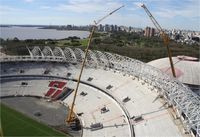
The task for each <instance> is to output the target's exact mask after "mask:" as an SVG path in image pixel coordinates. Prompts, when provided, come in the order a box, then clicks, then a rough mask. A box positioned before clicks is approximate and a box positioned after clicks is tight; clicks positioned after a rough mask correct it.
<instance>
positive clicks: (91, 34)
mask: <svg viewBox="0 0 200 137" xmlns="http://www.w3.org/2000/svg"><path fill="white" fill-rule="evenodd" d="M122 7H124V5H123V6H120V7H119V8H117V9H115V10H113V11H112V12H110V13H109V14H107V15H106V16H104V17H102V18H101V19H99V20H98V21H97V22H96V21H94V25H93V27H92V31H91V32H90V36H89V40H88V43H87V48H86V50H85V55H84V58H83V62H82V65H81V71H80V74H79V76H78V79H77V85H76V89H75V92H74V97H73V101H72V105H71V108H70V111H69V113H68V115H67V118H66V122H68V123H70V122H73V121H74V117H73V111H74V105H75V101H76V96H77V92H78V88H79V84H80V80H81V76H82V73H83V69H84V66H85V63H86V58H87V54H88V51H89V47H90V45H91V41H92V37H93V34H94V32H95V28H96V26H97V25H98V24H99V23H100V22H101V21H102V20H104V19H105V18H107V17H108V16H110V15H112V14H113V13H114V12H116V11H118V10H119V9H121V8H122Z"/></svg>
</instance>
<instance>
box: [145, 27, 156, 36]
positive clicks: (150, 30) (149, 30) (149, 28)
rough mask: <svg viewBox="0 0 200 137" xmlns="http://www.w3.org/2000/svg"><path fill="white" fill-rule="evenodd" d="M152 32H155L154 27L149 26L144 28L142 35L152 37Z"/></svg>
mask: <svg viewBox="0 0 200 137" xmlns="http://www.w3.org/2000/svg"><path fill="white" fill-rule="evenodd" d="M154 34H155V29H154V28H151V27H146V28H145V32H144V36H146V37H153V36H154Z"/></svg>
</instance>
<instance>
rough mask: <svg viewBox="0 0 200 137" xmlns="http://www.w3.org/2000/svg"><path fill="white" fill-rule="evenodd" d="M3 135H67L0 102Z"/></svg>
mask: <svg viewBox="0 0 200 137" xmlns="http://www.w3.org/2000/svg"><path fill="white" fill-rule="evenodd" d="M0 107H1V109H0V110H1V113H0V114H1V126H2V129H3V136H26V137H28V136H51V137H53V136H54V137H56V136H59V137H60V136H63V137H64V136H65V137H66V136H67V135H65V134H62V133H60V132H57V131H55V130H53V129H51V128H50V127H48V126H46V125H44V124H41V123H39V122H37V121H35V120H33V119H31V118H29V117H27V116H25V115H23V114H21V113H19V112H17V111H15V110H13V109H11V108H9V107H7V106H5V105H4V104H2V103H1V104H0Z"/></svg>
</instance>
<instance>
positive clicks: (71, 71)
mask: <svg viewBox="0 0 200 137" xmlns="http://www.w3.org/2000/svg"><path fill="white" fill-rule="evenodd" d="M28 50H29V53H30V55H27V56H8V55H4V56H1V58H0V62H1V94H0V95H1V98H6V97H9V98H10V97H13V98H14V97H18V96H23V97H27V96H34V97H35V96H36V97H40V98H42V99H43V100H45V101H51V102H52V103H53V102H59V103H60V104H63V105H65V106H67V107H69V106H71V103H72V100H73V90H74V88H75V86H76V83H77V77H78V73H79V71H80V67H81V62H82V61H83V59H84V55H85V54H84V51H83V50H81V49H79V48H74V49H71V48H64V49H61V48H60V47H55V48H53V49H52V48H50V47H48V46H46V47H44V48H40V47H38V46H36V47H34V48H32V49H28ZM74 113H75V115H76V117H77V118H78V119H79V121H80V125H81V136H84V137H90V136H109V137H122V136H123V137H126V136H127V137H128V136H129V137H130V136H131V137H134V136H135V137H137V136H200V97H199V96H198V95H197V94H195V93H194V92H192V91H191V90H190V88H188V87H187V86H186V85H184V84H183V83H182V82H180V81H179V80H177V79H176V78H173V77H172V76H170V75H167V74H166V73H164V72H162V71H161V70H160V69H157V68H155V67H153V66H151V65H148V64H146V63H143V62H141V61H138V60H136V59H132V58H129V57H125V56H121V55H117V54H113V53H108V52H101V51H91V50H89V52H88V55H87V58H86V64H85V69H84V70H83V75H82V78H81V81H80V86H79V89H78V94H77V99H76V103H75V108H74ZM63 121H65V119H63Z"/></svg>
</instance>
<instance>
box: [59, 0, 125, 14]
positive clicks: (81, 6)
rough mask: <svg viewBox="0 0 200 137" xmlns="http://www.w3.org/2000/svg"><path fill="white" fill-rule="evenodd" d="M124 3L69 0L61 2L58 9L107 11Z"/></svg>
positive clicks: (83, 11) (87, 11)
mask: <svg viewBox="0 0 200 137" xmlns="http://www.w3.org/2000/svg"><path fill="white" fill-rule="evenodd" d="M121 5H122V3H120V2H115V1H111V0H105V1H102V0H69V1H68V3H67V4H59V5H58V6H57V7H56V9H57V10H60V11H62V10H65V11H71V12H75V13H97V12H107V11H109V10H111V9H114V8H117V7H119V6H121Z"/></svg>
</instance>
